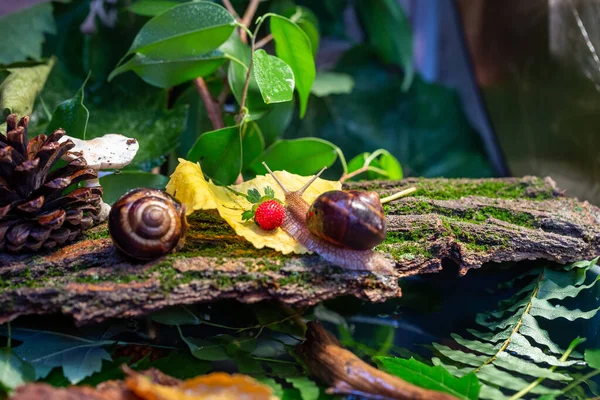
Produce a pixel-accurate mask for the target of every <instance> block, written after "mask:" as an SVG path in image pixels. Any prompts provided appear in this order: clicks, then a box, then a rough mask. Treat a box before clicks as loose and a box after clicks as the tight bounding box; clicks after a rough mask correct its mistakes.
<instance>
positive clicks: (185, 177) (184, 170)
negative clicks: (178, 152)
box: [166, 158, 217, 215]
mask: <svg viewBox="0 0 600 400" xmlns="http://www.w3.org/2000/svg"><path fill="white" fill-rule="evenodd" d="M166 190H167V193H169V194H170V195H171V196H173V197H175V198H176V199H177V200H179V201H180V202H181V203H182V204H185V211H186V214H187V215H190V214H192V213H193V212H194V211H195V210H210V209H213V208H217V204H216V203H215V200H214V198H213V195H212V192H211V191H210V189H209V188H208V182H206V179H204V174H203V173H202V170H201V169H200V165H198V164H196V163H193V162H191V161H187V160H184V159H183V158H180V159H179V165H177V168H175V172H173V174H172V175H171V179H170V180H169V183H167V187H166Z"/></svg>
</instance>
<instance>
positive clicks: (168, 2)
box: [129, 0, 180, 17]
mask: <svg viewBox="0 0 600 400" xmlns="http://www.w3.org/2000/svg"><path fill="white" fill-rule="evenodd" d="M179 4H180V3H179V2H178V1H174V0H139V1H136V2H135V3H133V4H132V5H131V6H129V11H131V12H132V13H135V14H137V15H142V16H145V17H155V16H157V15H158V14H162V13H164V12H165V11H167V10H168V9H170V8H173V7H175V6H176V5H179Z"/></svg>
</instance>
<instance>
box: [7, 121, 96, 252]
mask: <svg viewBox="0 0 600 400" xmlns="http://www.w3.org/2000/svg"><path fill="white" fill-rule="evenodd" d="M6 123H7V133H6V136H4V135H2V134H0V251H3V250H5V249H6V250H8V251H11V252H19V251H23V250H32V251H36V250H39V249H40V248H42V247H43V248H53V247H55V246H57V245H61V244H63V243H66V242H69V241H72V240H73V239H75V237H77V235H78V234H79V233H80V232H81V231H82V230H83V229H86V228H88V227H90V226H91V225H92V224H93V218H92V216H93V215H96V214H98V212H99V211H100V205H101V203H102V188H101V187H99V186H98V187H85V188H78V189H75V190H72V191H71V192H70V193H68V194H63V193H64V192H65V190H66V189H68V188H72V187H73V185H75V184H77V183H78V182H81V181H84V180H88V179H94V178H97V177H98V173H97V171H96V170H94V169H92V168H89V167H88V166H87V163H86V161H85V159H84V158H83V157H79V158H75V159H74V160H72V161H70V162H69V163H68V164H66V165H65V166H62V167H60V168H58V167H56V163H57V162H58V161H59V160H60V159H61V157H62V156H64V155H65V153H67V152H68V151H69V150H71V149H72V148H73V147H75V144H74V143H73V142H72V141H71V140H66V141H64V142H62V143H59V142H58V140H59V139H60V138H61V137H63V136H64V135H65V131H63V130H62V129H57V130H56V131H54V133H52V134H51V135H50V136H49V137H46V135H39V136H37V137H35V138H33V139H31V140H30V141H29V142H28V141H27V125H28V124H29V117H23V118H21V120H20V121H18V123H17V116H16V115H15V114H11V115H9V116H8V118H7V119H6Z"/></svg>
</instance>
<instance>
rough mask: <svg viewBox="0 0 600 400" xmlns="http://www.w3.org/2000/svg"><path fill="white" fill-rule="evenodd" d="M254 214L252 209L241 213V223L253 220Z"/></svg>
mask: <svg viewBox="0 0 600 400" xmlns="http://www.w3.org/2000/svg"><path fill="white" fill-rule="evenodd" d="M254 214H255V212H254V209H252V210H246V211H244V212H243V213H242V221H248V220H250V219H252V218H254Z"/></svg>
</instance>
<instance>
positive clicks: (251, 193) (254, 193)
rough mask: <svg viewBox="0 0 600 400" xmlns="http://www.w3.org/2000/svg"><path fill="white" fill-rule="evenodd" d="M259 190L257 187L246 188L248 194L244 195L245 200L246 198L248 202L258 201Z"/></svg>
mask: <svg viewBox="0 0 600 400" xmlns="http://www.w3.org/2000/svg"><path fill="white" fill-rule="evenodd" d="M260 198H261V196H260V192H259V191H258V189H250V190H248V195H247V196H246V200H248V201H249V202H250V203H255V204H256V203H258V202H259V201H260Z"/></svg>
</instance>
